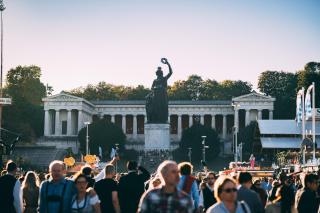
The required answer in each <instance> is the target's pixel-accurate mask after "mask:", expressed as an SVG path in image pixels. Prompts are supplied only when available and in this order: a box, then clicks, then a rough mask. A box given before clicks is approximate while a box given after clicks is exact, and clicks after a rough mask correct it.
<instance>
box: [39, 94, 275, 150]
mask: <svg viewBox="0 0 320 213" xmlns="http://www.w3.org/2000/svg"><path fill="white" fill-rule="evenodd" d="M274 101H275V99H274V98H272V97H269V96H265V95H262V94H258V93H255V92H253V93H250V94H247V95H243V96H240V97H236V98H233V99H232V100H227V101H217V100H208V101H169V117H168V121H169V123H170V138H171V143H172V144H177V142H179V140H180V138H181V135H182V131H183V129H185V128H188V127H189V126H191V125H192V123H193V122H195V121H199V122H201V123H202V124H204V125H206V126H210V127H212V128H214V129H216V131H217V132H218V133H219V135H220V138H221V139H222V141H223V143H225V144H228V142H230V141H231V140H232V129H233V127H234V126H235V127H236V128H237V129H239V128H243V127H244V126H246V125H248V124H249V123H250V121H252V120H256V119H258V120H262V119H273V109H274ZM43 102H44V111H45V119H44V120H45V122H44V137H43V138H42V139H41V140H40V141H39V142H40V143H41V145H48V146H49V145H50V146H51V145H55V146H57V147H60V148H66V147H72V148H73V150H74V151H75V152H76V151H77V149H78V144H77V134H78V131H79V130H80V129H81V128H83V127H84V126H85V125H84V122H86V121H90V122H92V121H93V120H94V119H97V118H105V119H108V120H110V121H111V122H114V123H115V124H116V125H119V126H120V127H121V128H122V129H123V132H124V133H125V134H126V136H127V140H128V143H127V145H126V146H127V147H128V148H134V149H142V148H143V143H144V123H145V122H146V112H145V101H144V100H132V101H129V100H126V101H110V100H99V101H88V100H85V99H83V98H80V97H76V96H72V95H69V94H65V93H60V94H57V95H54V96H50V97H47V98H44V99H43ZM229 144H230V143H229Z"/></svg>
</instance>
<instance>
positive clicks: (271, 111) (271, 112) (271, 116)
mask: <svg viewBox="0 0 320 213" xmlns="http://www.w3.org/2000/svg"><path fill="white" fill-rule="evenodd" d="M269 120H273V110H269Z"/></svg>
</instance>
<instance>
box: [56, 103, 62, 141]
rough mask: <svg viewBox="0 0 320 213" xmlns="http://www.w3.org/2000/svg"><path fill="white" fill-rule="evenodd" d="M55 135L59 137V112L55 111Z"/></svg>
mask: <svg viewBox="0 0 320 213" xmlns="http://www.w3.org/2000/svg"><path fill="white" fill-rule="evenodd" d="M55 135H61V122H60V110H59V109H58V110H57V109H56V119H55Z"/></svg>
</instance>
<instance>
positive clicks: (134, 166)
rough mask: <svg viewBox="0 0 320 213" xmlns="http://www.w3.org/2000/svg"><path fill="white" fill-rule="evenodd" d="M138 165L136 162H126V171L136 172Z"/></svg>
mask: <svg viewBox="0 0 320 213" xmlns="http://www.w3.org/2000/svg"><path fill="white" fill-rule="evenodd" d="M137 168H138V164H137V162H136V161H128V163H127V169H128V170H137Z"/></svg>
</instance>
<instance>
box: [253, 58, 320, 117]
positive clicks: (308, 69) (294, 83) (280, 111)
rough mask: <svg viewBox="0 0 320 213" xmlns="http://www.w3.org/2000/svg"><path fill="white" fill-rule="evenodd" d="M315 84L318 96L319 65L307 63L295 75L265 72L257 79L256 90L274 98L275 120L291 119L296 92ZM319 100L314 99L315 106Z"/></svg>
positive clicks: (294, 108)
mask: <svg viewBox="0 0 320 213" xmlns="http://www.w3.org/2000/svg"><path fill="white" fill-rule="evenodd" d="M312 82H315V87H316V94H320V63H318V62H309V63H307V64H306V65H305V66H304V69H303V70H300V71H298V72H296V73H289V72H283V71H280V72H278V71H265V72H263V73H261V75H260V76H259V79H258V88H259V89H260V91H261V92H263V93H265V94H266V95H270V96H272V97H275V98H276V102H275V105H274V109H275V111H274V118H275V119H293V118H294V117H295V110H296V95H297V91H298V90H299V89H301V88H302V87H304V88H305V89H307V88H308V87H309V86H310V85H311V84H312ZM319 105H320V99H317V98H316V106H319Z"/></svg>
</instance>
